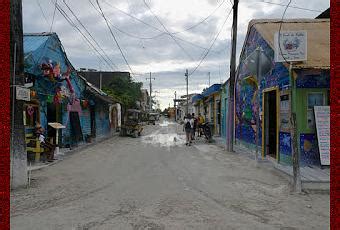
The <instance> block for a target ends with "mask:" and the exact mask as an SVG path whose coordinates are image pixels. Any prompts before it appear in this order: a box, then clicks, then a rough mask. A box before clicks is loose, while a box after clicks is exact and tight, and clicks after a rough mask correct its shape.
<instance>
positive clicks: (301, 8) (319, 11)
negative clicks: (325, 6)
mask: <svg viewBox="0 0 340 230" xmlns="http://www.w3.org/2000/svg"><path fill="white" fill-rule="evenodd" d="M261 2H263V3H267V4H271V5H277V6H284V7H286V6H287V5H285V4H283V3H275V2H268V1H265V0H262V1H261ZM288 7H289V8H293V9H298V10H305V11H311V12H318V13H321V12H323V11H322V10H314V9H308V8H304V7H300V6H288Z"/></svg>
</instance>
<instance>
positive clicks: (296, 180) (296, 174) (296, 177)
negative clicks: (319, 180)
mask: <svg viewBox="0 0 340 230" xmlns="http://www.w3.org/2000/svg"><path fill="white" fill-rule="evenodd" d="M292 67H293V64H292V62H290V63H289V78H290V81H291V93H290V103H291V104H290V106H291V114H292V115H291V118H290V122H291V140H292V156H293V189H294V191H295V192H297V193H301V191H302V184H301V174H300V154H299V150H298V141H297V139H298V136H297V135H298V133H297V127H296V110H297V107H296V100H297V99H296V81H295V78H294V76H293V71H292Z"/></svg>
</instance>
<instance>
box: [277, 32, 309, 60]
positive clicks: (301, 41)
mask: <svg viewBox="0 0 340 230" xmlns="http://www.w3.org/2000/svg"><path fill="white" fill-rule="evenodd" d="M279 40H280V43H279ZM279 44H280V45H279ZM274 50H275V62H285V61H288V62H294V61H307V31H281V32H280V38H279V32H276V33H275V35H274Z"/></svg>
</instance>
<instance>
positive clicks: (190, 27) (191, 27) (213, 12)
mask: <svg viewBox="0 0 340 230" xmlns="http://www.w3.org/2000/svg"><path fill="white" fill-rule="evenodd" d="M225 1H226V0H223V1H222V2H221V3H220V4H219V5H218V6H217V7H216V8H215V9H214V10H213V11H212V12H211V13H210V14H209V15H208V16H207V17H205V18H203V19H202V20H201V21H199V22H198V23H196V24H194V25H192V26H189V27H188V28H186V29H184V30H182V31H177V32H172V34H179V33H183V32H186V31H188V30H192V29H194V28H196V27H197V26H199V25H201V24H202V23H203V22H205V21H207V20H208V19H209V18H210V17H211V16H212V15H213V14H215V12H216V11H217V10H218V9H219V8H220V7H221V6H222V5H223V4H224V3H225Z"/></svg>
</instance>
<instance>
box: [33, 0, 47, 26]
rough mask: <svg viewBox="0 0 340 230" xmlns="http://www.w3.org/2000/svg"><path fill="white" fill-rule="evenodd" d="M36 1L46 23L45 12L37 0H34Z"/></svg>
mask: <svg viewBox="0 0 340 230" xmlns="http://www.w3.org/2000/svg"><path fill="white" fill-rule="evenodd" d="M36 2H37V4H38V6H39V9H40V11H41V13H42V15H43V17H44V19H45V21H46V23H47V24H48V20H47V17H46V14H45V12H44V10H43V9H42V7H41V4H40V2H39V0H36Z"/></svg>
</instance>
